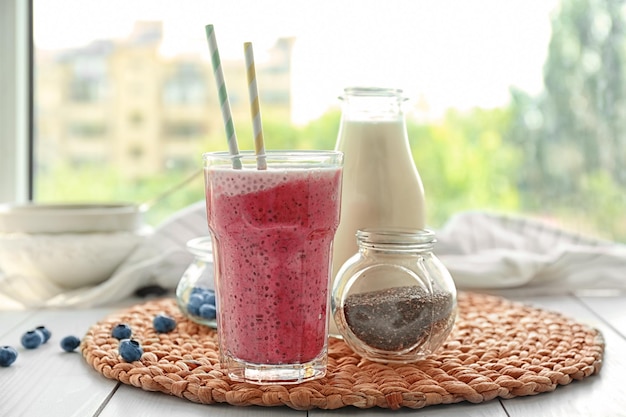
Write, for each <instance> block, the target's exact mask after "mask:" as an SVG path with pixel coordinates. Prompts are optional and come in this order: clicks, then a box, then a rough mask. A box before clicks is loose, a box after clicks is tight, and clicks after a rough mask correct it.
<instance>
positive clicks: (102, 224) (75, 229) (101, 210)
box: [0, 203, 143, 233]
mask: <svg viewBox="0 0 626 417" xmlns="http://www.w3.org/2000/svg"><path fill="white" fill-rule="evenodd" d="M142 225H143V212H142V210H141V209H140V208H139V207H138V206H137V205H134V204H127V203H115V204H91V203H87V204H21V205H20V204H0V233H12V232H19V233H83V232H118V231H135V230H138V229H140V228H141V227H142Z"/></svg>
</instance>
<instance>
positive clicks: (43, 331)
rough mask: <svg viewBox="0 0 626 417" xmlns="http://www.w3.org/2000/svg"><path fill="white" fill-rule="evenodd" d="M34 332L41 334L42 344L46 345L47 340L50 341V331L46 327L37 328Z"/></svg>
mask: <svg viewBox="0 0 626 417" xmlns="http://www.w3.org/2000/svg"><path fill="white" fill-rule="evenodd" d="M35 330H37V331H39V332H41V334H42V335H43V343H47V342H48V340H50V336H52V333H51V332H50V330H48V328H47V327H45V326H37V328H36V329H35Z"/></svg>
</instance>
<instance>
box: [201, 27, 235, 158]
mask: <svg viewBox="0 0 626 417" xmlns="http://www.w3.org/2000/svg"><path fill="white" fill-rule="evenodd" d="M205 28H206V37H207V41H208V43H209V52H210V53H211V64H212V65H213V73H214V74H215V82H216V84H217V91H218V94H219V99H220V107H221V109H222V119H224V127H225V128H226V138H227V139H228V151H229V152H230V154H231V155H233V156H238V155H239V147H238V146H237V134H236V133H235V127H234V125H233V118H232V116H231V113H230V103H229V102H228V93H227V92H226V82H225V81H224V74H223V73H222V63H221V61H220V53H219V51H218V49H217V41H216V39H215V30H214V29H213V25H206V27H205ZM233 168H234V169H241V160H240V159H239V158H233Z"/></svg>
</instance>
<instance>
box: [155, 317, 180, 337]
mask: <svg viewBox="0 0 626 417" xmlns="http://www.w3.org/2000/svg"><path fill="white" fill-rule="evenodd" d="M152 324H153V325H154V330H156V331H157V332H158V333H169V332H171V331H172V330H174V328H175V327H176V320H174V319H173V318H172V317H170V316H166V315H165V314H158V315H156V316H155V317H154V319H153V320H152Z"/></svg>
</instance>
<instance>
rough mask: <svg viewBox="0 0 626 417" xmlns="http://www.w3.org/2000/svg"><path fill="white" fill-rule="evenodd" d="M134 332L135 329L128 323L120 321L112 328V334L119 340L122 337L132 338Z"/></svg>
mask: <svg viewBox="0 0 626 417" xmlns="http://www.w3.org/2000/svg"><path fill="white" fill-rule="evenodd" d="M132 334H133V331H132V330H131V329H130V327H129V326H128V324H125V323H120V324H118V325H117V326H115V327H114V328H113V330H111V336H113V337H114V338H116V339H117V340H122V339H130V336H131V335H132Z"/></svg>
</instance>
